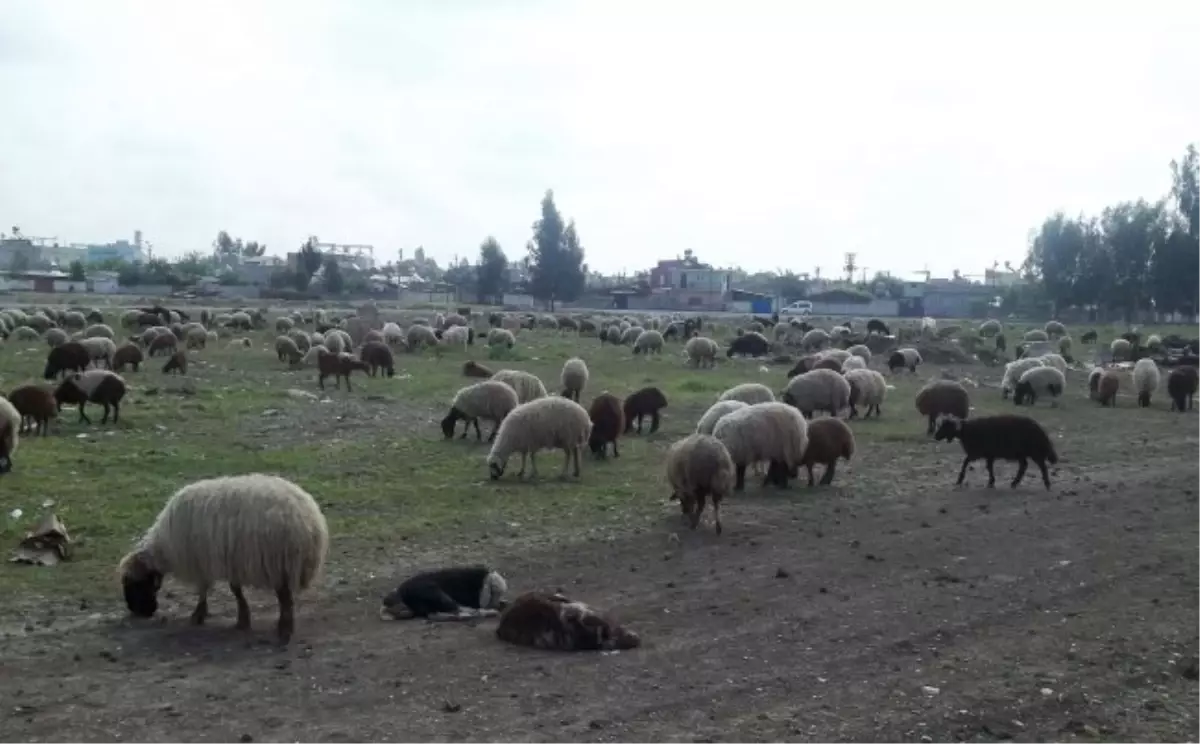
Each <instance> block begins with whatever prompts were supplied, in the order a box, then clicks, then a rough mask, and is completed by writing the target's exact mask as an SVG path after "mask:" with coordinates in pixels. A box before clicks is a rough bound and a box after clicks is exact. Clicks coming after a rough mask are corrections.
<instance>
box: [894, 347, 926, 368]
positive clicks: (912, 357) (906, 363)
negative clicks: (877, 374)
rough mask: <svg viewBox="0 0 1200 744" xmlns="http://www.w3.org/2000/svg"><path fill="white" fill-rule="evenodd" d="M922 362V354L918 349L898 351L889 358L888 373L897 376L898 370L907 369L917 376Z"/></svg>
mask: <svg viewBox="0 0 1200 744" xmlns="http://www.w3.org/2000/svg"><path fill="white" fill-rule="evenodd" d="M921 361H922V360H921V352H919V351H917V350H916V349H913V348H903V349H897V350H896V351H893V352H892V354H891V356H889V357H888V371H889V372H891V373H893V374H895V372H896V370H898V369H904V368H905V367H907V368H908V370H909V371H910V372H912V373H914V374H915V373H916V371H917V366H918V365H919V364H921Z"/></svg>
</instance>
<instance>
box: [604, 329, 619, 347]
mask: <svg viewBox="0 0 1200 744" xmlns="http://www.w3.org/2000/svg"><path fill="white" fill-rule="evenodd" d="M604 340H605V341H607V342H608V343H610V344H619V343H621V327H620V326H618V325H615V324H614V325H610V326H609V327H608V328H607V329H606V330H605V331H604Z"/></svg>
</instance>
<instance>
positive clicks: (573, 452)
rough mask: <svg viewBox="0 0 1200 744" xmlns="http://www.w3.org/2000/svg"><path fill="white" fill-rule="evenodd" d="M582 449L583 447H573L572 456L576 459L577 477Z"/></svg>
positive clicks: (577, 475) (576, 475)
mask: <svg viewBox="0 0 1200 744" xmlns="http://www.w3.org/2000/svg"><path fill="white" fill-rule="evenodd" d="M582 449H583V447H572V448H571V457H572V458H573V459H574V460H575V477H576V478H578V477H579V451H580V450H582Z"/></svg>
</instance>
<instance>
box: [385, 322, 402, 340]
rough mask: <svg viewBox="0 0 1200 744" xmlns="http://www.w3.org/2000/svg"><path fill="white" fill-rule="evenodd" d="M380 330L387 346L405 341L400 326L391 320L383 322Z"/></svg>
mask: <svg viewBox="0 0 1200 744" xmlns="http://www.w3.org/2000/svg"><path fill="white" fill-rule="evenodd" d="M381 332H382V333H383V341H384V343H386V344H387V345H388V346H399V345H400V344H403V343H404V342H405V341H404V331H403V330H402V329H401V328H400V326H398V325H396V324H395V323H392V322H391V321H389V322H387V323H384V324H383V329H382V331H381Z"/></svg>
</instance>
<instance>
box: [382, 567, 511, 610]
mask: <svg viewBox="0 0 1200 744" xmlns="http://www.w3.org/2000/svg"><path fill="white" fill-rule="evenodd" d="M506 591H508V584H507V582H505V580H504V577H503V576H501V575H500V574H499V573H497V572H495V571H493V570H492V569H490V568H488V567H487V566H483V565H478V566H456V567H454V568H443V569H441V570H438V571H427V572H425V573H419V574H417V575H416V576H413V577H412V578H410V579H408V580H406V581H405V582H404V583H402V584H400V586H399V587H397V588H396V591H394V592H392V593H391V594H388V595H387V596H385V597H384V598H383V606H382V607H381V608H380V615H381V616H385V615H386V616H390V617H392V618H394V619H396V620H407V619H409V618H414V617H423V618H425V619H427V620H468V619H471V618H476V617H491V616H495V615H497V614H499V613H498V610H502V609H504V607H505V604H506V602H505V601H504V593H505V592H506Z"/></svg>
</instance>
